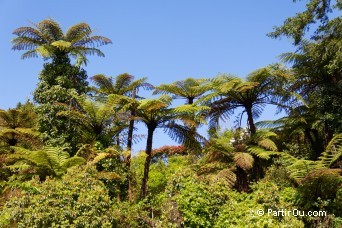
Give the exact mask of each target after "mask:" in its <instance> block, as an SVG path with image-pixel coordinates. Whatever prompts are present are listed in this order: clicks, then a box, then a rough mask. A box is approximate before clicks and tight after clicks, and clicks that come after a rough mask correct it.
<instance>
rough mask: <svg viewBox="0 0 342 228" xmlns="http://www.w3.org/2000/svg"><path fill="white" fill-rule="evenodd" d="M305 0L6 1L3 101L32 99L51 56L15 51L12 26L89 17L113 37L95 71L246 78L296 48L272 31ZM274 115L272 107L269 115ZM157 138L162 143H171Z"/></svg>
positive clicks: (160, 79)
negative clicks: (273, 35) (272, 35)
mask: <svg viewBox="0 0 342 228" xmlns="http://www.w3.org/2000/svg"><path fill="white" fill-rule="evenodd" d="M305 2H306V1H302V2H299V3H297V4H293V2H292V0H282V1H275V0H259V1H227V0H213V1H204V0H197V1H194V0H187V1H184V0H173V1H161V0H160V1H151V0H146V1H132V0H125V1H123V0H121V1H116V0H113V1H105V0H97V1H84V0H83V1H80V0H68V1H67V0H61V1H50V0H44V1H42V0H31V1H26V0H21V1H20V0H0V37H1V42H0V53H1V55H0V65H1V76H0V108H1V109H7V108H9V107H14V106H15V105H16V103H17V102H19V101H21V102H24V101H25V100H26V99H27V98H30V97H31V96H32V92H33V90H34V89H35V87H36V84H37V82H38V79H37V76H38V74H39V72H40V70H41V69H42V67H43V63H44V61H43V60H42V59H39V58H37V59H26V60H21V59H20V56H21V54H22V52H19V51H12V50H11V42H10V41H11V39H13V38H14V36H13V35H12V31H13V30H14V29H16V28H18V27H22V26H30V21H32V22H39V21H41V20H43V19H46V18H53V19H55V20H57V21H58V22H59V23H60V24H61V25H62V28H63V29H64V30H66V29H67V28H68V27H70V26H72V25H74V24H76V23H79V22H86V23H88V24H89V25H90V26H91V27H92V28H93V29H94V30H95V34H98V35H103V36H106V37H108V38H110V39H111V40H112V42H113V44H112V45H107V46H103V47H101V48H100V49H101V50H102V51H103V52H104V53H105V55H106V57H105V58H100V57H89V60H90V62H89V64H88V66H86V67H85V69H86V70H87V72H88V76H89V77H91V76H93V75H95V74H98V73H103V74H106V75H108V76H116V75H118V74H121V73H124V72H127V73H130V74H132V75H134V76H135V77H136V78H140V77H148V79H149V82H151V83H152V84H154V85H159V84H161V83H171V82H174V81H177V80H182V79H185V78H187V77H194V78H200V77H206V78H210V77H214V76H216V75H217V74H218V73H230V74H234V75H237V76H240V77H245V76H246V75H247V74H248V73H250V72H251V71H253V70H256V69H258V68H261V67H264V66H266V65H268V64H271V63H275V62H278V58H277V56H278V55H279V54H281V53H283V52H288V51H293V50H294V48H293V46H292V45H291V42H290V41H289V40H287V39H286V38H283V39H282V40H273V39H271V38H269V37H267V36H266V34H267V33H268V32H271V31H272V28H273V26H276V25H281V24H282V22H283V21H284V20H285V19H286V18H287V17H289V16H293V15H295V13H296V12H299V11H302V10H303V9H304V5H305ZM273 115H274V111H273V110H272V109H267V110H265V115H264V116H263V118H264V119H272V118H274V116H273ZM232 119H233V120H234V119H235V118H232ZM159 137H161V138H163V137H164V136H163V135H162V133H159ZM165 137H167V136H165ZM165 140H166V139H165ZM155 142H156V144H155V147H158V146H160V145H163V144H164V143H165V141H164V140H155Z"/></svg>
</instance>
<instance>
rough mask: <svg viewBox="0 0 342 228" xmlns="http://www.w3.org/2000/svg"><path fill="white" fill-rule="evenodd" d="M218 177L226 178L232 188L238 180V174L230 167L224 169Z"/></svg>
mask: <svg viewBox="0 0 342 228" xmlns="http://www.w3.org/2000/svg"><path fill="white" fill-rule="evenodd" d="M217 178H218V179H224V180H225V181H226V183H227V184H228V186H229V187H230V188H233V187H234V185H235V182H236V174H235V173H234V172H233V171H231V170H230V169H223V170H221V171H220V172H219V173H218V174H217Z"/></svg>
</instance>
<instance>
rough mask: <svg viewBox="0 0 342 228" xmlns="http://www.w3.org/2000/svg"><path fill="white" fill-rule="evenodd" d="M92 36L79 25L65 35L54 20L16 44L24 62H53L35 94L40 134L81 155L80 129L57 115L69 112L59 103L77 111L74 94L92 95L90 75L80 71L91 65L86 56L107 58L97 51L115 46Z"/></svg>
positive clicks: (25, 31)
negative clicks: (88, 76) (29, 59)
mask: <svg viewBox="0 0 342 228" xmlns="http://www.w3.org/2000/svg"><path fill="white" fill-rule="evenodd" d="M92 32H93V31H92V29H91V28H90V26H89V25H88V24H86V23H79V24H76V25H74V26H72V27H71V28H69V29H68V30H67V32H66V33H63V31H62V29H61V26H60V25H59V24H58V23H57V22H56V21H54V20H51V19H48V20H43V21H41V22H39V23H38V24H33V26H32V27H20V28H18V29H16V30H14V32H13V34H14V35H16V36H17V37H16V38H14V39H13V40H12V43H13V47H12V49H14V50H25V51H26V52H25V53H24V54H23V55H22V58H28V57H37V56H38V55H41V56H42V57H43V58H44V59H45V60H47V59H52V62H49V63H45V64H44V69H43V70H42V72H41V73H40V75H39V83H38V87H37V88H36V90H35V92H34V100H35V101H36V102H37V103H38V104H40V106H39V107H38V109H37V113H38V123H39V131H41V132H42V133H43V140H44V142H45V143H46V144H51V145H53V146H59V145H65V146H68V147H69V148H70V151H71V152H72V153H74V152H76V151H77V144H78V140H79V136H78V135H77V129H76V128H77V126H75V125H73V124H71V122H70V120H68V119H67V118H66V117H62V116H61V117H57V116H56V114H57V113H58V112H60V111H66V110H67V109H68V108H66V106H61V105H59V104H58V103H63V104H67V105H68V106H69V109H70V108H72V107H77V102H75V99H73V95H72V94H73V93H74V94H77V95H78V94H84V93H86V92H87V91H88V83H87V81H86V79H87V74H86V72H85V70H83V69H81V68H80V65H81V64H82V63H86V62H87V60H86V55H94V54H96V55H99V56H104V55H103V53H102V52H101V51H100V50H99V49H97V48H96V47H97V46H100V45H105V44H109V43H111V41H110V40H109V39H108V38H105V37H102V36H93V35H92ZM27 50H28V51H27ZM71 58H76V66H75V65H72V64H71V62H70V59H71Z"/></svg>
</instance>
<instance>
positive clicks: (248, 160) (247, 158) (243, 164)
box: [234, 152, 254, 171]
mask: <svg viewBox="0 0 342 228" xmlns="http://www.w3.org/2000/svg"><path fill="white" fill-rule="evenodd" d="M234 161H235V164H236V165H237V166H238V167H240V168H241V169H243V170H244V171H248V170H250V169H251V168H253V163H254V159H253V157H252V156H251V155H250V154H249V153H243V152H237V153H236V154H234Z"/></svg>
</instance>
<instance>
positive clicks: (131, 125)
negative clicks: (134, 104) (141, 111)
mask: <svg viewBox="0 0 342 228" xmlns="http://www.w3.org/2000/svg"><path fill="white" fill-rule="evenodd" d="M135 96H136V89H135V88H134V89H133V93H132V99H135ZM134 116H135V110H134V109H133V110H131V117H134ZM133 130H134V120H133V119H131V120H130V121H129V127H128V139H127V150H129V155H128V156H127V160H126V167H127V170H128V199H129V201H132V180H131V179H132V178H131V172H130V171H131V156H132V145H133Z"/></svg>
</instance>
